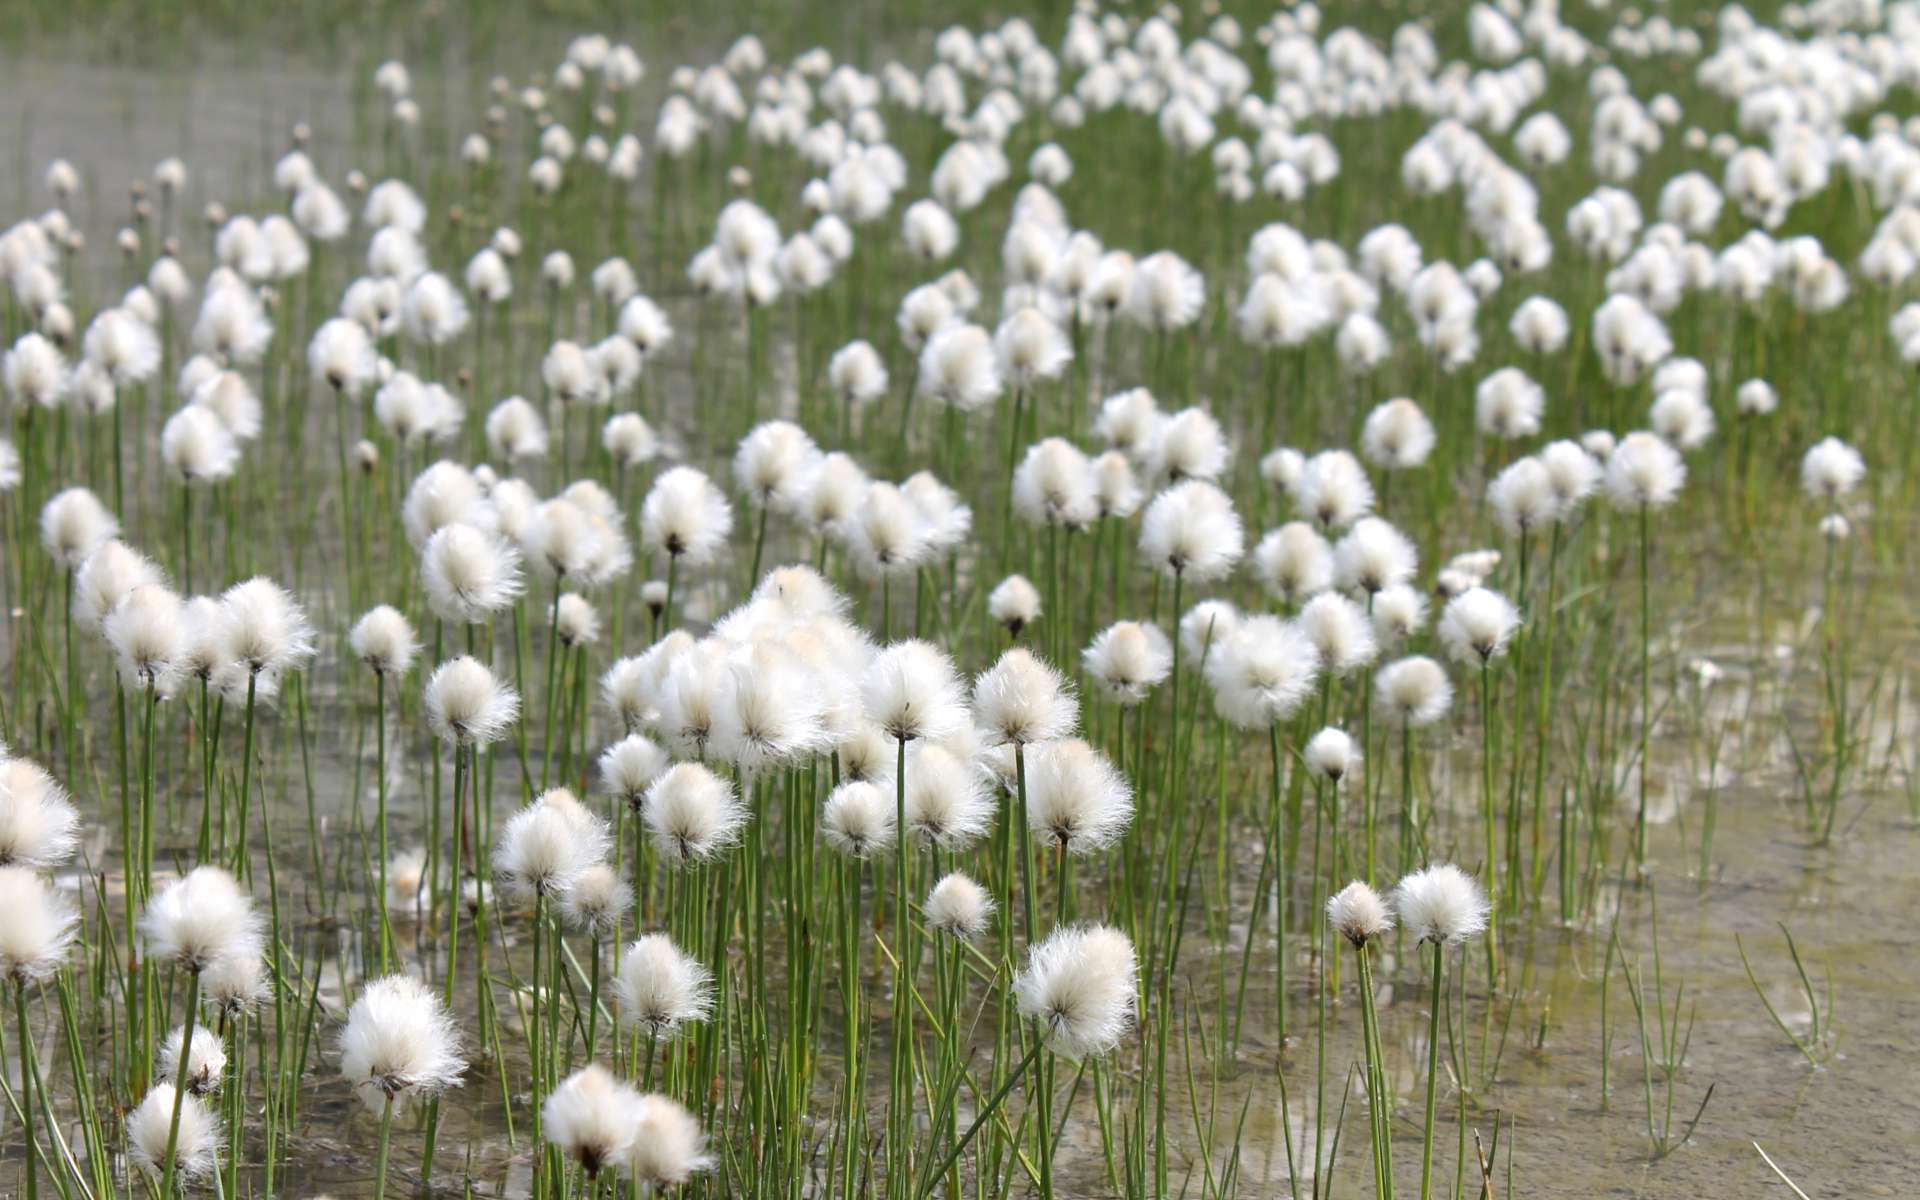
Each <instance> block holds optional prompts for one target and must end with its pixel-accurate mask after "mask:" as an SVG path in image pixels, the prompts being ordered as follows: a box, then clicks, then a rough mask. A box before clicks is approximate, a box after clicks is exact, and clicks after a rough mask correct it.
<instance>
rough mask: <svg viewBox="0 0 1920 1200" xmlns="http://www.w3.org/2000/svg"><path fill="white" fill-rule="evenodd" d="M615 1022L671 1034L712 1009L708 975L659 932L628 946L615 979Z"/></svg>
mask: <svg viewBox="0 0 1920 1200" xmlns="http://www.w3.org/2000/svg"><path fill="white" fill-rule="evenodd" d="M613 988H614V998H615V1000H616V1001H618V1003H619V1008H620V1021H621V1023H622V1024H623V1025H625V1026H626V1027H627V1028H629V1029H637V1030H640V1031H641V1032H643V1033H645V1034H647V1035H648V1036H650V1037H653V1038H660V1039H667V1038H672V1037H673V1036H674V1035H675V1034H677V1033H679V1032H680V1031H681V1030H682V1029H684V1028H685V1027H686V1026H687V1025H689V1024H691V1023H693V1022H696V1021H704V1020H706V1019H707V1014H708V1013H710V1012H712V1011H713V978H712V976H711V975H709V974H708V972H707V969H706V968H705V967H704V966H702V965H700V963H699V961H698V960H696V959H695V958H694V957H693V956H692V955H690V954H687V953H686V952H684V951H682V950H681V949H680V948H679V947H678V946H675V945H674V944H673V939H672V938H669V937H668V936H667V935H666V934H664V933H649V934H647V935H645V936H643V937H641V938H639V939H637V940H636V941H634V942H632V943H630V944H629V945H628V946H627V949H626V954H625V955H624V956H623V957H622V958H621V960H620V974H619V976H618V977H617V978H616V979H615V980H614V985H613Z"/></svg>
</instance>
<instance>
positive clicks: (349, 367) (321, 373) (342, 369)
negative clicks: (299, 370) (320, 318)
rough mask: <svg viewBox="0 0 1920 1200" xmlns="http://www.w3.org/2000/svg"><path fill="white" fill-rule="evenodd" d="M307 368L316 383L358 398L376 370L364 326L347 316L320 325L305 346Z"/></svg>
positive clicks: (372, 348) (374, 357)
mask: <svg viewBox="0 0 1920 1200" xmlns="http://www.w3.org/2000/svg"><path fill="white" fill-rule="evenodd" d="M307 369H308V370H309V371H311V372H313V378H314V380H315V381H316V382H318V383H321V384H323V385H325V386H326V387H328V388H331V389H332V390H333V391H334V392H336V393H338V394H340V395H342V396H346V397H356V396H358V395H360V393H361V392H363V391H365V390H366V388H367V385H368V384H370V383H372V382H373V381H374V377H375V375H376V374H377V373H378V371H379V357H378V355H377V354H376V353H375V351H374V347H373V338H372V337H371V336H370V335H369V334H368V333H367V327H366V326H365V325H363V324H361V323H360V322H359V321H356V320H353V319H352V318H350V317H332V318H329V319H328V320H327V321H325V322H323V323H322V324H321V326H320V328H318V329H316V330H314V333H313V339H312V340H311V341H309V342H308V343H307Z"/></svg>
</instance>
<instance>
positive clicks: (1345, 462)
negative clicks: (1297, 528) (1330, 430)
mask: <svg viewBox="0 0 1920 1200" xmlns="http://www.w3.org/2000/svg"><path fill="white" fill-rule="evenodd" d="M1290 490H1291V491H1292V492H1293V502H1294V505H1295V507H1296V508H1298V509H1299V511H1300V513H1301V515H1302V516H1305V517H1307V518H1309V519H1311V520H1314V521H1318V522H1319V523H1320V528H1321V529H1323V530H1333V529H1343V528H1345V527H1346V526H1348V525H1351V524H1353V523H1354V522H1355V521H1357V520H1359V519H1360V518H1361V517H1364V516H1366V515H1367V514H1368V513H1370V512H1372V511H1373V484H1371V483H1370V482H1368V480H1367V472H1366V468H1364V467H1362V466H1361V465H1360V460H1359V459H1357V458H1355V457H1354V456H1353V455H1352V454H1350V453H1348V452H1347V451H1345V450H1322V451H1321V452H1320V453H1318V454H1316V455H1314V456H1313V457H1312V458H1309V459H1307V460H1306V461H1305V462H1304V463H1303V464H1302V465H1301V467H1300V474H1299V476H1298V478H1297V479H1296V480H1295V482H1294V485H1293V487H1292V488H1291V489H1290Z"/></svg>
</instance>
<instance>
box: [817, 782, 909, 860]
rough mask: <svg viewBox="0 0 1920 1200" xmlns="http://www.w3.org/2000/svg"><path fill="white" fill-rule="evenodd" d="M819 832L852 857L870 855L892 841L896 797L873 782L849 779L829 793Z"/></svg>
mask: <svg viewBox="0 0 1920 1200" xmlns="http://www.w3.org/2000/svg"><path fill="white" fill-rule="evenodd" d="M820 832H821V834H822V836H824V837H825V838H826V839H827V844H828V845H829V846H832V847H833V848H834V849H835V850H838V851H839V852H840V853H842V854H845V855H847V856H848V857H850V858H868V857H871V856H872V855H874V854H877V853H879V852H880V851H882V850H885V849H886V848H887V847H889V846H891V845H893V839H894V836H895V833H896V829H895V825H894V811H893V797H892V796H890V795H888V794H887V793H885V792H883V791H881V790H880V789H879V788H878V787H876V786H875V785H873V784H871V783H863V782H860V781H858V780H849V781H848V782H846V783H843V784H841V785H840V786H839V787H837V788H835V789H833V791H832V792H831V793H830V794H829V795H828V796H827V801H826V805H825V806H824V807H823V808H822V809H821V811H820Z"/></svg>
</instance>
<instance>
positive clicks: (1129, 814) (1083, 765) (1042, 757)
mask: <svg viewBox="0 0 1920 1200" xmlns="http://www.w3.org/2000/svg"><path fill="white" fill-rule="evenodd" d="M1132 819H1133V789H1132V788H1131V787H1130V786H1129V785H1128V783H1127V780H1126V777H1125V776H1124V775H1122V774H1121V773H1120V772H1119V771H1118V770H1116V769H1115V768H1114V766H1113V764H1112V763H1111V762H1109V761H1108V759H1107V757H1106V756H1105V755H1104V754H1101V753H1100V752H1099V751H1098V750H1095V749H1094V748H1093V747H1092V746H1089V745H1088V744H1087V743H1085V742H1083V741H1080V740H1079V739H1078V738H1068V739H1063V740H1060V741H1053V742H1047V743H1045V744H1044V745H1040V746H1036V747H1034V748H1033V750H1032V751H1030V752H1029V753H1028V755H1027V823H1028V825H1029V826H1030V827H1031V828H1032V829H1033V832H1034V834H1035V836H1036V837H1039V838H1041V839H1043V840H1044V841H1046V842H1049V843H1051V844H1052V845H1053V846H1054V847H1056V848H1058V849H1061V850H1064V851H1066V852H1067V853H1069V854H1091V853H1093V852H1095V851H1097V850H1104V849H1106V848H1107V847H1108V846H1111V845H1112V844H1113V843H1114V842H1116V841H1118V840H1119V839H1120V837H1121V835H1123V834H1125V833H1126V831H1127V825H1128V824H1129V823H1130V822H1131V821H1132Z"/></svg>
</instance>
